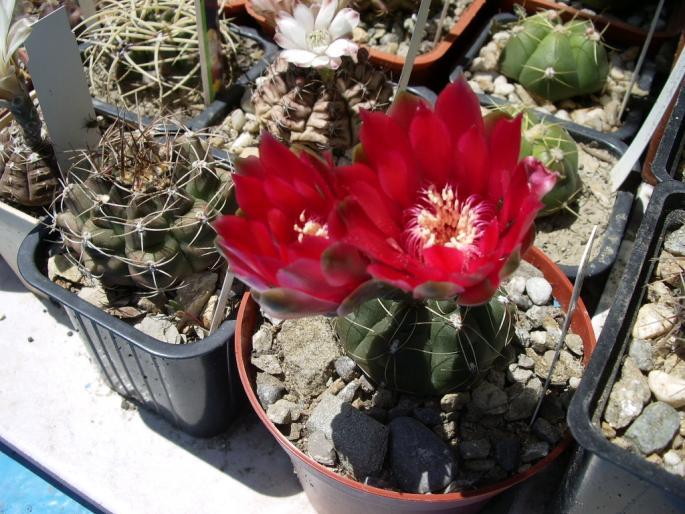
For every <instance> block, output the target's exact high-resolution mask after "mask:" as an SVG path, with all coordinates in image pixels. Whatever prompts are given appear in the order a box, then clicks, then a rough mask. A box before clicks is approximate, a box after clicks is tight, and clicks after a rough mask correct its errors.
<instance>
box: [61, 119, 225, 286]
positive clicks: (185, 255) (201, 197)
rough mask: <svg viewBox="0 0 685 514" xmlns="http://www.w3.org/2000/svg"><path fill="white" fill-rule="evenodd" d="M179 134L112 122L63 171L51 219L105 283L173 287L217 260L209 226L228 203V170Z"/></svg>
mask: <svg viewBox="0 0 685 514" xmlns="http://www.w3.org/2000/svg"><path fill="white" fill-rule="evenodd" d="M223 165H224V164H222V163H220V162H218V161H215V160H214V159H213V158H212V156H211V155H210V154H209V153H208V150H207V147H206V145H205V143H203V142H202V140H201V139H200V138H199V137H198V136H197V135H194V134H191V133H186V134H179V135H176V136H171V135H170V136H165V139H164V140H163V141H158V140H156V139H155V137H154V133H153V132H152V131H151V129H143V130H133V131H131V130H124V129H123V127H122V126H117V125H116V124H115V125H114V126H112V127H110V128H109V129H108V130H107V132H105V134H104V135H103V138H102V140H101V142H100V145H99V149H98V151H97V152H94V153H90V154H87V155H86V156H85V158H84V160H83V161H82V162H81V163H80V164H78V165H76V166H75V167H74V169H72V171H71V172H70V174H69V177H68V179H67V184H66V185H65V188H64V192H63V193H62V195H61V197H60V198H59V200H58V202H57V206H58V212H56V216H55V221H56V223H55V224H56V226H57V228H58V229H59V230H60V231H61V233H62V240H63V242H64V244H65V246H66V248H67V250H68V252H69V254H70V255H71V256H72V257H73V258H74V259H75V260H76V261H77V262H78V264H79V265H80V266H82V268H83V269H84V271H87V272H89V273H92V274H93V275H95V276H97V277H99V278H100V279H101V280H102V282H103V284H105V285H106V286H114V285H122V286H138V287H142V288H147V289H150V290H152V291H164V290H167V289H171V288H174V287H178V286H180V285H181V284H182V283H183V280H184V279H185V278H186V277H187V276H188V275H190V274H192V273H197V272H200V271H204V270H207V269H210V268H212V267H214V266H217V265H219V264H220V263H221V259H220V257H219V255H218V254H217V251H216V249H215V245H214V239H215V237H216V233H215V231H214V229H213V227H212V225H211V223H212V221H213V220H214V219H215V218H216V217H217V216H218V215H219V214H220V213H224V212H227V211H228V210H229V208H230V207H229V198H230V196H231V193H232V181H231V178H230V172H229V170H228V169H227V168H225V167H222V166H223Z"/></svg>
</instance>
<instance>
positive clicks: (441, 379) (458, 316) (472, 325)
mask: <svg viewBox="0 0 685 514" xmlns="http://www.w3.org/2000/svg"><path fill="white" fill-rule="evenodd" d="M336 331H337V334H338V336H339V337H340V340H341V341H342V343H343V345H344V348H345V351H346V352H347V354H348V355H349V356H350V357H351V358H352V359H354V361H355V362H356V363H357V364H358V365H359V366H360V367H361V368H362V369H363V370H364V372H365V373H366V374H367V375H368V376H369V377H371V378H372V379H373V380H374V381H376V382H377V383H379V384H384V385H385V387H389V388H392V389H395V390H398V391H402V392H408V393H414V394H425V395H430V394H445V393H447V392H450V391H457V390H463V389H466V388H468V387H469V386H470V385H471V384H473V383H474V382H475V381H476V380H477V379H478V377H480V376H481V375H482V374H483V373H484V372H486V371H487V370H488V369H489V368H490V366H491V365H492V364H493V362H494V361H495V359H496V358H497V357H499V356H500V355H501V354H502V350H503V349H504V347H505V346H506V345H507V344H508V343H509V341H510V340H511V338H512V337H513V334H514V323H513V314H512V311H511V305H510V304H508V303H506V300H505V301H504V302H503V301H501V300H500V297H499V296H498V295H496V296H495V297H493V298H492V299H491V300H490V301H489V302H488V303H486V304H483V305H480V306H477V307H460V306H459V305H457V304H456V303H455V302H454V301H452V300H443V301H435V300H429V301H426V302H416V301H414V300H412V299H404V300H385V299H374V300H370V301H368V302H365V303H363V304H362V305H361V306H359V307H358V308H357V310H355V311H354V313H352V314H350V315H348V316H345V317H339V318H337V319H336Z"/></svg>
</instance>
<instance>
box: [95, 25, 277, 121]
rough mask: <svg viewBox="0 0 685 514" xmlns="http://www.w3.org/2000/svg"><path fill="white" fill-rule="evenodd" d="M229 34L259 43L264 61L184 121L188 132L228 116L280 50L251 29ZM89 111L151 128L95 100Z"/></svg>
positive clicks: (143, 118)
mask: <svg viewBox="0 0 685 514" xmlns="http://www.w3.org/2000/svg"><path fill="white" fill-rule="evenodd" d="M231 30H232V31H233V33H235V34H237V35H239V36H241V37H244V38H247V39H252V40H253V41H256V42H257V43H259V45H260V46H261V47H262V49H263V50H264V57H262V59H260V60H259V62H257V63H256V64H254V65H253V66H252V67H251V68H250V69H248V70H247V71H246V72H245V73H243V74H242V75H241V76H240V77H238V79H237V80H236V81H235V83H234V84H231V85H230V86H229V87H228V88H226V89H225V90H223V91H220V92H219V94H218V95H217V98H216V99H215V100H214V101H213V102H212V103H211V104H209V105H208V106H207V107H206V108H205V109H204V110H203V111H202V112H200V113H199V114H198V115H197V116H195V117H194V118H191V119H190V120H188V122H187V123H186V125H187V127H188V128H189V129H190V130H202V129H205V128H207V127H210V126H212V125H215V124H217V123H218V122H219V121H221V120H222V119H223V118H224V117H225V116H226V115H227V114H228V112H229V109H230V108H231V107H232V106H234V105H238V104H240V99H241V98H242V96H243V93H244V92H245V88H246V87H247V86H248V85H249V84H251V83H253V82H254V81H255V79H257V77H259V76H260V75H262V74H263V73H264V70H266V68H267V66H269V64H271V62H272V61H273V60H274V59H275V58H276V56H277V55H278V53H279V52H280V49H279V48H278V47H277V46H276V45H275V44H274V43H272V42H271V41H269V40H267V39H265V38H264V37H262V36H261V35H260V34H259V32H257V30H256V29H254V28H252V27H246V26H243V25H233V24H231ZM93 107H94V108H95V111H96V112H97V113H98V114H102V115H104V116H106V117H108V118H121V119H123V120H124V121H126V122H127V123H128V124H130V125H134V126H137V125H141V124H142V125H143V126H146V127H147V126H150V125H152V119H151V118H150V117H148V116H139V115H138V114H136V113H134V112H132V111H129V110H127V109H123V108H120V107H116V106H115V105H112V104H110V103H107V102H105V101H103V100H100V99H98V98H95V97H93ZM156 128H158V129H159V131H160V132H164V131H166V132H177V131H178V130H179V127H178V126H177V125H175V124H173V123H172V124H165V125H162V126H159V127H156Z"/></svg>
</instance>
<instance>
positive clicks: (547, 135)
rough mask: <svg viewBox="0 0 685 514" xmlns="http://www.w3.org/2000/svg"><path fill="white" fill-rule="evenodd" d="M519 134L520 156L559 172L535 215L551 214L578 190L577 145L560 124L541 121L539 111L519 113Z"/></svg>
mask: <svg viewBox="0 0 685 514" xmlns="http://www.w3.org/2000/svg"><path fill="white" fill-rule="evenodd" d="M521 136H522V137H521V153H520V157H521V158H523V157H528V156H532V157H535V158H536V159H538V160H539V161H540V162H542V163H543V164H544V165H545V167H546V168H547V169H549V170H551V171H554V172H556V173H557V174H558V175H559V178H558V180H557V183H556V184H555V186H554V189H552V190H551V191H550V192H549V193H547V194H546V195H545V196H544V197H543V198H542V203H543V204H545V207H544V208H543V209H542V210H541V211H540V212H539V213H538V218H541V217H543V216H548V215H550V214H554V213H555V212H558V211H560V210H561V209H563V208H564V207H565V206H566V205H568V204H569V202H571V201H572V200H573V198H574V197H575V196H576V195H577V194H578V193H579V192H580V190H581V187H582V183H581V180H580V174H579V173H578V145H577V144H576V142H575V141H574V140H573V138H572V137H571V134H569V133H568V131H567V130H566V129H565V128H564V127H562V126H561V125H559V124H555V123H548V122H546V121H544V119H543V117H542V116H541V115H540V114H538V113H536V112H534V111H532V110H529V109H527V110H525V111H524V113H523V121H522V125H521Z"/></svg>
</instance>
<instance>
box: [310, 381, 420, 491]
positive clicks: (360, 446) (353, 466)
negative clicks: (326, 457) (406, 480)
mask: <svg viewBox="0 0 685 514" xmlns="http://www.w3.org/2000/svg"><path fill="white" fill-rule="evenodd" d="M417 423H418V421H417ZM306 427H307V430H308V431H309V432H310V433H312V432H315V431H321V432H323V433H324V435H326V437H328V438H329V439H330V440H331V441H333V446H334V447H335V449H336V451H337V453H338V459H339V460H340V464H341V466H342V468H343V469H344V470H345V471H347V472H348V473H351V474H352V475H354V476H355V477H356V478H358V479H360V478H362V477H365V476H368V475H374V474H376V473H378V472H379V471H380V470H381V468H382V466H383V461H384V460H385V453H386V449H387V445H388V427H386V426H384V425H382V424H381V423H379V422H378V421H376V420H375V419H373V418H372V417H370V416H367V415H366V414H363V413H362V412H360V411H358V410H357V409H355V408H354V407H352V406H351V405H350V404H349V403H345V402H343V401H342V399H340V398H338V397H337V396H333V395H330V394H328V393H324V394H323V395H322V396H321V398H320V401H319V403H318V404H317V405H316V407H314V409H312V413H311V415H310V416H309V419H308V420H307V424H306Z"/></svg>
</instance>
